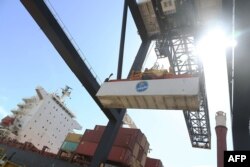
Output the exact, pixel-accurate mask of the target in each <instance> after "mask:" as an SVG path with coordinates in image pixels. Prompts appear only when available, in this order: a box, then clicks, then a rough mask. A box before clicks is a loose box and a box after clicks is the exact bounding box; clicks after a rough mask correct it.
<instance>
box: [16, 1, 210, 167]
mask: <svg viewBox="0 0 250 167" xmlns="http://www.w3.org/2000/svg"><path fill="white" fill-rule="evenodd" d="M196 1H197V2H199V0H161V1H156V0H146V1H139V0H138V1H136V0H125V1H124V11H123V23H122V32H121V41H120V52H119V62H118V69H117V71H118V72H117V79H121V73H122V62H123V50H124V41H125V30H126V19H127V10H128V8H129V9H130V11H131V14H132V16H133V19H134V20H135V24H136V27H137V29H138V32H139V35H140V37H141V40H142V42H141V46H140V48H139V51H138V53H137V55H136V56H135V60H134V62H133V64H132V67H131V69H130V72H129V74H128V77H127V78H129V76H130V75H131V73H132V72H133V71H140V70H141V69H142V66H143V63H144V60H145V57H146V54H147V52H148V48H149V46H150V44H151V42H152V41H155V42H156V48H155V51H156V54H157V56H158V58H164V57H167V58H168V59H169V62H170V65H171V68H172V69H173V72H174V75H181V74H185V73H187V74H190V75H194V74H195V75H198V78H199V88H200V103H199V104H200V105H199V108H198V110H195V111H192V110H183V113H184V117H185V120H186V125H187V129H188V132H189V135H190V140H191V144H192V146H193V147H198V148H210V147H211V140H210V138H211V133H210V125H209V115H208V107H207V99H206V92H205V82H204V72H203V68H202V64H201V63H200V62H199V59H198V57H196V56H195V55H194V54H193V46H194V44H195V37H196V33H197V32H196V28H197V21H196V20H195V18H196V17H195V16H196V14H195V11H196V10H195V7H194V6H195V2H196ZM21 2H22V3H23V5H24V6H25V8H26V9H27V10H28V12H29V13H30V15H31V16H32V17H33V18H34V20H35V21H36V22H37V24H38V25H39V26H40V27H41V29H42V31H43V32H44V33H45V35H46V36H47V37H48V39H49V40H50V41H51V43H52V44H53V46H54V47H55V49H56V50H57V51H58V52H59V54H60V56H61V57H62V58H63V60H64V61H65V62H66V64H67V65H68V66H69V68H70V69H71V70H72V72H73V73H74V74H75V75H76V77H77V78H78V79H79V81H80V82H81V83H82V84H83V86H84V87H85V88H86V90H87V91H88V93H89V94H90V95H91V96H92V98H93V99H94V101H95V102H96V103H97V105H98V106H99V107H100V108H101V110H102V111H103V113H104V114H105V115H106V117H107V118H108V119H109V122H108V125H107V128H106V130H105V132H104V134H103V137H102V140H101V141H100V144H99V145H98V147H97V150H96V152H95V155H94V157H93V159H92V162H91V167H95V166H98V165H100V163H101V162H104V161H105V160H106V159H107V156H108V153H109V151H110V149H111V146H112V144H113V142H114V139H115V137H116V134H117V132H118V129H119V127H120V126H121V125H122V123H123V120H126V117H125V118H124V116H125V115H126V109H112V108H104V107H103V105H102V103H101V102H100V100H99V99H98V97H97V96H96V93H97V92H98V90H99V89H100V84H99V83H98V81H97V79H96V77H95V75H94V74H93V73H91V71H90V70H89V68H88V66H87V65H86V62H85V61H84V60H83V59H82V58H81V56H80V54H79V53H78V51H77V49H76V48H75V47H74V45H73V44H72V42H71V41H70V39H69V38H68V37H67V35H66V34H65V32H64V30H63V28H62V27H61V26H60V24H59V23H58V21H57V20H56V19H55V17H54V15H53V14H52V13H51V11H50V10H49V8H48V7H47V5H46V4H45V3H44V1H41V0H21ZM196 5H197V3H196ZM148 9H150V11H147V10H148ZM148 12H153V13H150V14H149V15H148ZM152 23H153V24H152Z"/></svg>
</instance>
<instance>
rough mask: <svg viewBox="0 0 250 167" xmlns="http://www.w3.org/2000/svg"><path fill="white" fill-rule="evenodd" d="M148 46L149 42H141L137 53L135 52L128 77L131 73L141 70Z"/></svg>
mask: <svg viewBox="0 0 250 167" xmlns="http://www.w3.org/2000/svg"><path fill="white" fill-rule="evenodd" d="M150 44H151V40H146V41H142V43H141V46H140V48H139V51H138V52H137V55H136V57H135V60H134V62H133V64H132V67H131V70H130V72H129V74H128V77H129V76H130V74H131V73H132V72H133V71H140V70H141V69H142V66H143V63H144V61H145V58H146V56H147V52H148V48H149V46H150Z"/></svg>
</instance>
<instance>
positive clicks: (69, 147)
mask: <svg viewBox="0 0 250 167" xmlns="http://www.w3.org/2000/svg"><path fill="white" fill-rule="evenodd" d="M78 144H79V143H75V142H70V141H64V142H63V144H62V147H61V150H63V151H68V152H73V151H75V150H76V148H77V146H78Z"/></svg>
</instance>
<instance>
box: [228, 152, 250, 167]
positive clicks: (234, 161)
mask: <svg viewBox="0 0 250 167" xmlns="http://www.w3.org/2000/svg"><path fill="white" fill-rule="evenodd" d="M248 157H250V152H249V151H224V167H248V166H249V161H248Z"/></svg>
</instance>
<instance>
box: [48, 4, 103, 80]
mask: <svg viewBox="0 0 250 167" xmlns="http://www.w3.org/2000/svg"><path fill="white" fill-rule="evenodd" d="M44 2H45V3H46V5H47V6H48V8H49V9H50V11H51V13H52V14H53V16H54V17H55V19H56V20H57V21H58V24H59V25H60V26H61V28H62V29H63V30H64V32H65V34H66V36H67V37H68V39H69V40H70V41H71V43H72V45H73V46H74V47H75V49H76V51H77V52H78V53H79V55H80V56H81V57H82V59H83V61H84V62H85V64H86V65H87V67H88V69H89V70H90V72H91V73H92V74H93V76H94V77H95V79H96V81H97V82H98V83H99V84H101V83H102V81H101V80H100V78H99V77H98V75H97V74H96V72H95V71H94V69H93V68H92V66H91V65H90V63H89V61H88V60H87V58H86V56H85V55H84V53H83V51H82V50H81V49H80V47H79V45H78V44H77V43H76V41H75V39H74V38H73V36H72V35H71V33H70V31H69V29H68V28H67V27H66V25H65V24H64V22H63V21H62V19H61V18H60V16H59V14H58V13H57V12H56V10H55V8H54V7H53V5H52V4H51V2H50V0H45V1H44Z"/></svg>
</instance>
